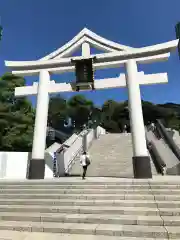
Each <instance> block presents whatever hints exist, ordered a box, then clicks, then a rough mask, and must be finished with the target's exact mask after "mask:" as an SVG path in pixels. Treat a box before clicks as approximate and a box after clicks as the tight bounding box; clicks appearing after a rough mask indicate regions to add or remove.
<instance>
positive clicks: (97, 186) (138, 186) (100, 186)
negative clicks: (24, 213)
mask: <svg viewBox="0 0 180 240" xmlns="http://www.w3.org/2000/svg"><path fill="white" fill-rule="evenodd" d="M87 188H92V189H123V190H124V189H146V190H147V189H148V190H149V189H150V190H151V189H152V190H156V189H158V190H159V189H164V190H167V189H170V190H172V189H180V184H179V185H169V186H166V185H152V186H150V185H149V184H143V185H142V184H134V185H132V184H121V185H118V184H112V185H110V184H91V185H90V184H82V185H74V184H69V185H47V186H44V185H35V186H33V189H45V190H47V189H87ZM3 189H19V190H21V189H32V186H31V185H14V186H13V185H0V191H1V190H3Z"/></svg>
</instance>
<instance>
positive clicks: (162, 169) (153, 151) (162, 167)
mask: <svg viewBox="0 0 180 240" xmlns="http://www.w3.org/2000/svg"><path fill="white" fill-rule="evenodd" d="M145 130H146V144H147V149H148V151H149V153H150V155H151V157H152V160H153V162H154V165H155V167H156V169H157V171H158V172H159V173H161V174H162V175H165V173H166V167H167V166H166V163H165V162H164V160H163V159H162V157H161V155H160V154H159V150H158V148H157V147H156V144H155V143H154V142H153V141H152V140H151V141H150V140H148V135H147V134H148V132H149V131H152V129H148V128H147V127H145ZM152 132H153V131H152Z"/></svg>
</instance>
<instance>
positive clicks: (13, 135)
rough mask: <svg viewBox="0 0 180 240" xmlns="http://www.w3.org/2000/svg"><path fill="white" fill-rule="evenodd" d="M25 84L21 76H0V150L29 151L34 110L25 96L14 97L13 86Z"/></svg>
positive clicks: (7, 74)
mask: <svg viewBox="0 0 180 240" xmlns="http://www.w3.org/2000/svg"><path fill="white" fill-rule="evenodd" d="M24 85H25V80H24V79H23V78H21V77H18V76H14V75H12V74H11V73H6V74H4V75H3V76H2V77H1V78H0V150H1V151H31V148H32V139H33V126H34V110H33V108H32V105H31V103H30V102H29V101H28V100H27V98H24V97H23V98H15V96H14V90H15V87H20V86H24Z"/></svg>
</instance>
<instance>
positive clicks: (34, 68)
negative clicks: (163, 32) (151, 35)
mask: <svg viewBox="0 0 180 240" xmlns="http://www.w3.org/2000/svg"><path fill="white" fill-rule="evenodd" d="M178 41H179V40H173V41H170V42H166V43H162V44H157V45H153V46H148V47H142V48H132V47H129V46H124V45H121V44H119V43H115V42H112V41H110V40H107V39H105V38H103V37H101V36H99V35H97V34H95V33H94V32H92V31H90V30H89V29H87V28H84V29H83V30H82V31H81V32H80V33H78V34H77V35H76V36H75V37H74V38H73V39H72V40H70V41H69V42H68V43H66V44H65V45H63V46H62V47H61V48H59V49H57V50H56V51H54V52H52V53H50V54H49V55H47V56H45V57H43V58H41V59H39V60H35V61H5V65H6V66H7V67H10V68H11V69H12V70H14V71H12V73H13V74H17V75H23V76H25V75H36V74H38V73H39V71H40V70H41V69H47V70H48V71H49V72H51V73H62V72H69V71H74V66H73V64H72V62H71V58H70V56H71V54H72V53H73V52H75V51H76V50H77V49H78V48H79V47H81V45H82V44H83V43H85V42H86V43H89V44H90V45H91V46H93V47H95V48H97V49H100V50H103V51H104V52H105V53H103V54H96V55H91V57H94V56H96V64H95V65H94V67H95V69H101V68H107V67H117V66H118V67H119V66H120V65H121V64H124V63H125V62H126V61H127V60H128V59H131V58H135V59H136V61H137V62H138V63H149V62H154V61H161V60H167V59H168V57H169V55H170V52H171V51H173V50H175V49H176V48H177V46H178ZM73 58H74V59H81V58H82V57H81V56H80V57H79V56H78V57H73Z"/></svg>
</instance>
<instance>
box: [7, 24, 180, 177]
mask: <svg viewBox="0 0 180 240" xmlns="http://www.w3.org/2000/svg"><path fill="white" fill-rule="evenodd" d="M178 41H179V40H174V41H170V42H166V43H163V44H158V45H154V46H148V47H142V48H132V47H128V46H124V45H120V44H118V43H114V42H112V41H109V40H107V39H105V38H103V37H101V36H98V35H97V34H95V33H93V32H92V31H90V30H88V29H87V28H84V29H83V30H82V31H81V32H80V33H79V34H77V35H76V36H75V37H74V38H73V39H72V40H71V41H69V42H68V43H66V44H65V45H64V46H62V47H61V48H59V49H57V50H56V51H54V52H52V53H51V54H49V55H47V56H45V57H44V58H41V59H39V60H35V61H17V62H16V61H5V65H6V66H7V67H9V68H11V69H12V73H13V74H15V75H19V76H32V75H39V82H35V83H34V84H33V86H25V87H17V88H16V89H15V95H16V96H28V95H37V106H36V118H35V127H34V137H33V148H32V159H31V161H30V169H29V178H30V179H43V178H44V171H45V160H44V154H45V141H46V129H47V117H48V104H49V93H57V92H71V91H73V87H72V84H71V83H55V81H53V80H50V74H52V73H55V74H57V73H59V74H60V73H63V72H72V71H74V70H75V66H74V64H73V63H72V61H71V60H72V57H70V56H71V54H72V53H73V52H75V51H76V50H77V49H78V48H79V47H81V48H82V56H77V57H73V60H80V59H86V58H90V57H96V63H94V64H93V67H94V69H95V70H96V69H104V68H116V67H118V68H119V67H121V66H124V67H125V69H126V75H125V74H120V76H119V77H117V78H106V79H98V80H95V81H94V86H95V89H96V90H98V89H104V88H117V87H118V88H119V87H126V86H127V88H128V96H129V113H130V123H131V133H132V134H131V135H132V144H133V169H134V177H135V178H151V177H152V173H151V166H150V158H149V155H148V151H147V147H146V139H145V129H144V120H143V114H142V106H141V94H140V89H139V85H140V84H145V85H146V84H157V83H167V82H168V77H167V73H159V74H148V75H145V74H144V73H143V72H138V69H137V64H138V63H151V62H156V61H164V60H168V57H169V56H170V52H171V51H173V50H175V49H176V48H177V46H178ZM90 45H91V46H93V47H95V48H97V49H100V50H103V51H104V52H105V53H103V54H96V55H91V53H90Z"/></svg>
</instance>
